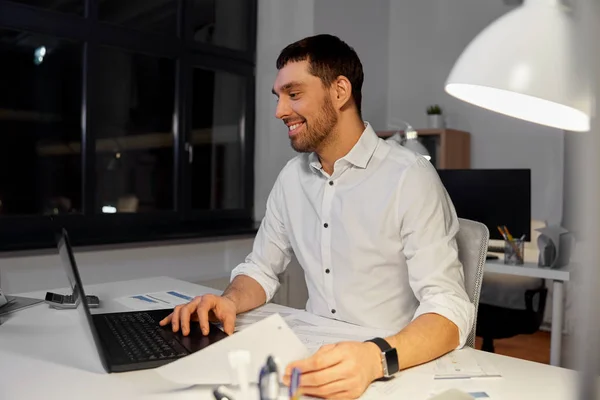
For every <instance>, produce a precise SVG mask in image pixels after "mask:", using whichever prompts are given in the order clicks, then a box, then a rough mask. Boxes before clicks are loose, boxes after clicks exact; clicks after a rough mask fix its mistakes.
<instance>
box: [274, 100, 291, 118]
mask: <svg viewBox="0 0 600 400" xmlns="http://www.w3.org/2000/svg"><path fill="white" fill-rule="evenodd" d="M290 114H291V108H290V105H289V103H288V102H287V101H286V100H285V99H281V98H280V99H279V100H278V101H277V107H276V108H275V117H276V118H279V119H284V118H285V117H289V116H290Z"/></svg>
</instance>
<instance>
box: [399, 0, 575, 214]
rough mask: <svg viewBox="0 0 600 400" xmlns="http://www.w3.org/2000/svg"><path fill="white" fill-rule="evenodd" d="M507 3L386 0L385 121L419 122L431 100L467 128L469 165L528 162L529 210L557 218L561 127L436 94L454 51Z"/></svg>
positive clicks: (452, 121)
mask: <svg viewBox="0 0 600 400" xmlns="http://www.w3.org/2000/svg"><path fill="white" fill-rule="evenodd" d="M511 9H512V7H509V6H506V5H505V4H504V2H502V1H500V0H498V1H480V0H453V1H447V0H420V1H412V2H408V1H392V2H391V8H390V13H389V18H390V21H389V26H390V39H389V97H390V101H389V107H390V108H389V120H390V121H392V120H393V118H401V119H404V120H407V121H409V122H410V123H411V124H413V126H415V127H425V126H426V115H425V108H426V107H427V105H429V104H432V103H439V104H440V105H441V106H442V107H443V108H444V109H445V110H446V114H447V118H448V126H449V127H451V128H456V129H461V130H465V131H468V132H470V133H471V167H472V168H531V170H532V172H531V174H532V216H533V217H534V218H536V219H541V220H550V221H552V222H560V220H561V213H562V191H563V187H562V175H563V161H562V159H563V133H562V131H559V130H556V129H550V128H545V127H541V126H538V125H534V124H531V123H527V122H523V121H520V120H516V119H513V118H509V117H505V116H502V115H499V114H496V113H493V112H490V111H486V110H483V109H481V108H478V107H475V106H472V105H469V104H467V103H464V102H462V101H460V100H458V99H454V98H453V97H451V96H449V95H447V94H446V93H445V92H444V82H445V80H446V78H447V76H448V74H449V72H450V70H451V68H452V66H453V64H454V62H455V61H456V59H457V58H458V56H459V55H460V54H461V52H462V50H463V49H464V48H465V47H466V46H467V45H468V43H469V42H470V41H471V40H472V39H473V38H474V37H475V36H476V35H477V34H478V33H479V32H480V31H481V30H483V29H484V28H485V27H486V26H487V25H488V24H489V23H490V22H492V21H494V20H495V19H497V18H498V17H500V16H501V15H503V14H504V13H506V12H507V11H509V10H511ZM482 67H484V66H483V65H482Z"/></svg>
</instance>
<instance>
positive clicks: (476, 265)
mask: <svg viewBox="0 0 600 400" xmlns="http://www.w3.org/2000/svg"><path fill="white" fill-rule="evenodd" d="M458 222H459V225H460V227H459V230H458V234H457V235H456V243H457V246H458V259H459V260H460V262H461V263H462V265H463V270H464V275H465V289H466V291H467V295H468V296H469V299H470V300H471V303H473V305H474V306H475V317H474V319H473V327H472V328H471V332H470V333H469V337H468V338H467V341H466V343H465V346H468V347H472V348H475V332H476V327H477V310H478V306H479V295H480V294H481V282H482V280H483V268H484V266H485V256H486V254H487V248H488V241H489V238H490V232H489V230H488V228H487V227H486V226H485V225H484V224H482V223H479V222H475V221H471V220H468V219H464V218H459V219H458Z"/></svg>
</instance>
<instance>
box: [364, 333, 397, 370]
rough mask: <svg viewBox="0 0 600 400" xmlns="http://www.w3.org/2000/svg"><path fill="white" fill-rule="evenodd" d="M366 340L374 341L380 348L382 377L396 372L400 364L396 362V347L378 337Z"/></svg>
mask: <svg viewBox="0 0 600 400" xmlns="http://www.w3.org/2000/svg"><path fill="white" fill-rule="evenodd" d="M367 342H372V343H375V344H376V345H377V347H379V349H380V350H381V365H382V366H383V377H384V378H389V377H391V376H392V375H394V374H395V373H396V372H398V370H399V369H400V366H399V363H398V352H397V351H396V348H394V347H392V346H390V344H389V343H388V342H387V341H386V340H385V339H382V338H379V337H376V338H373V339H369V340H367Z"/></svg>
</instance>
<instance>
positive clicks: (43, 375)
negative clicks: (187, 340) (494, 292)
mask: <svg viewBox="0 0 600 400" xmlns="http://www.w3.org/2000/svg"><path fill="white" fill-rule="evenodd" d="M515 268H522V267H515ZM169 289H177V290H181V291H185V292H188V293H190V294H203V293H206V292H217V291H215V290H213V289H209V288H206V287H202V286H199V285H195V284H192V283H188V282H184V281H180V280H176V279H171V278H165V277H158V278H149V279H139V280H135V281H128V282H117V283H110V284H103V285H90V286H86V287H85V290H86V292H87V293H88V294H92V293H93V294H96V295H98V296H100V298H101V299H102V300H105V301H106V299H109V298H116V297H120V296H125V295H130V294H136V293H143V292H150V291H162V290H169ZM44 293H45V292H44ZM44 293H42V292H37V293H29V294H22V295H25V296H30V297H42V296H43V294H44ZM106 304H107V306H108V307H110V308H112V307H114V311H117V309H119V308H118V307H117V306H118V303H116V302H111V301H106ZM120 309H122V308H120ZM85 328H86V327H85V325H84V320H83V318H82V316H81V315H80V314H79V310H61V311H59V310H53V309H50V308H48V306H47V305H45V304H43V303H41V304H39V305H36V306H34V307H31V308H29V309H25V310H22V311H19V312H17V313H14V314H12V315H11V316H10V318H8V319H6V320H4V321H3V323H2V324H1V325H0V399H2V400H12V399H44V400H48V399H61V400H63V399H64V398H74V399H91V398H93V399H95V398H98V399H134V398H135V399H137V398H152V399H178V400H180V399H194V400H199V399H212V398H213V397H212V395H211V392H210V388H207V387H201V386H196V387H192V388H181V389H178V390H172V387H170V385H169V383H167V382H165V381H164V380H163V379H162V378H161V377H160V376H159V375H158V374H157V373H156V372H155V371H153V370H144V371H135V372H126V373H114V374H107V373H106V372H105V371H104V369H103V368H102V365H101V364H100V360H99V358H98V355H97V353H96V349H95V346H94V344H93V342H92V338H91V337H89V336H88V333H87V330H86V329H85ZM470 351H473V352H477V353H478V356H481V357H486V358H488V359H489V360H491V361H492V362H493V363H494V365H495V366H496V368H497V369H498V371H499V372H500V373H501V374H502V378H487V379H485V380H481V379H472V380H470V381H467V382H465V381H464V380H461V381H458V380H457V381H456V386H457V387H458V386H460V385H467V386H468V388H472V389H473V390H481V389H483V390H485V391H486V392H487V393H488V395H490V400H497V399H510V400H517V399H534V398H535V399H545V400H554V399H556V400H559V399H560V400H563V399H572V398H575V393H576V391H575V388H576V384H577V379H576V373H575V372H573V371H570V370H567V369H563V368H558V367H551V366H548V365H544V364H538V363H533V362H529V361H523V360H519V359H515V358H510V357H504V356H500V355H496V354H490V353H483V352H480V351H478V350H470ZM430 368H431V365H429V364H426V365H423V366H419V367H416V368H412V369H409V370H406V371H403V372H400V374H398V376H397V377H396V378H395V379H394V380H392V381H391V382H389V383H386V385H391V384H393V387H394V388H396V389H395V390H394V392H393V393H392V394H390V398H395V399H400V398H409V397H407V396H410V395H409V393H410V392H412V391H414V389H415V388H414V386H415V385H416V384H417V381H418V380H416V379H415V378H416V377H417V375H418V376H422V375H423V374H426V373H428V371H430V370H431V369H430ZM198 373H202V371H198ZM419 381H420V382H422V381H423V380H422V379H421V380H419ZM433 382H434V381H433V379H432V380H431V383H432V384H433ZM448 384H449V385H454V383H453V382H448ZM390 387H392V386H390ZM425 398H426V397H425ZM411 400H419V399H415V398H414V397H411Z"/></svg>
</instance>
